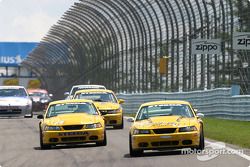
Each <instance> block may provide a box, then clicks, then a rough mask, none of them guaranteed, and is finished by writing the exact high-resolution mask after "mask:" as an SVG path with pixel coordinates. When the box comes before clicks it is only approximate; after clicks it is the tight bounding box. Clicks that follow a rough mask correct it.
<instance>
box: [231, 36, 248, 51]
mask: <svg viewBox="0 0 250 167" xmlns="http://www.w3.org/2000/svg"><path fill="white" fill-rule="evenodd" d="M233 49H234V50H250V32H234V34H233Z"/></svg>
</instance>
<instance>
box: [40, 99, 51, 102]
mask: <svg viewBox="0 0 250 167" xmlns="http://www.w3.org/2000/svg"><path fill="white" fill-rule="evenodd" d="M48 102H49V100H47V99H42V100H41V103H48Z"/></svg>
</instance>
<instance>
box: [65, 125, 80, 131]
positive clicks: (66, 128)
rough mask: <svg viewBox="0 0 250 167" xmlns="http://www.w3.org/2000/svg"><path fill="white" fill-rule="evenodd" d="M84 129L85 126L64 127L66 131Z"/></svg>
mask: <svg viewBox="0 0 250 167" xmlns="http://www.w3.org/2000/svg"><path fill="white" fill-rule="evenodd" d="M82 128H83V125H67V126H63V129H64V130H81V129H82Z"/></svg>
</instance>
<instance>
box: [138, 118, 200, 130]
mask: <svg viewBox="0 0 250 167" xmlns="http://www.w3.org/2000/svg"><path fill="white" fill-rule="evenodd" d="M196 122H197V120H196V119H195V118H183V117H181V116H159V117H151V118H149V119H146V120H142V121H137V122H135V123H134V127H135V128H136V129H157V128H173V127H185V126H192V125H194V124H195V123H196Z"/></svg>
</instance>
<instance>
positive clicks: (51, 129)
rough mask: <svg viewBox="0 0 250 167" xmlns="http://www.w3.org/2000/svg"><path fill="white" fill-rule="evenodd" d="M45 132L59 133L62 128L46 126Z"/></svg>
mask: <svg viewBox="0 0 250 167" xmlns="http://www.w3.org/2000/svg"><path fill="white" fill-rule="evenodd" d="M44 130H45V131H59V130H61V127H60V126H45V128H44Z"/></svg>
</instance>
